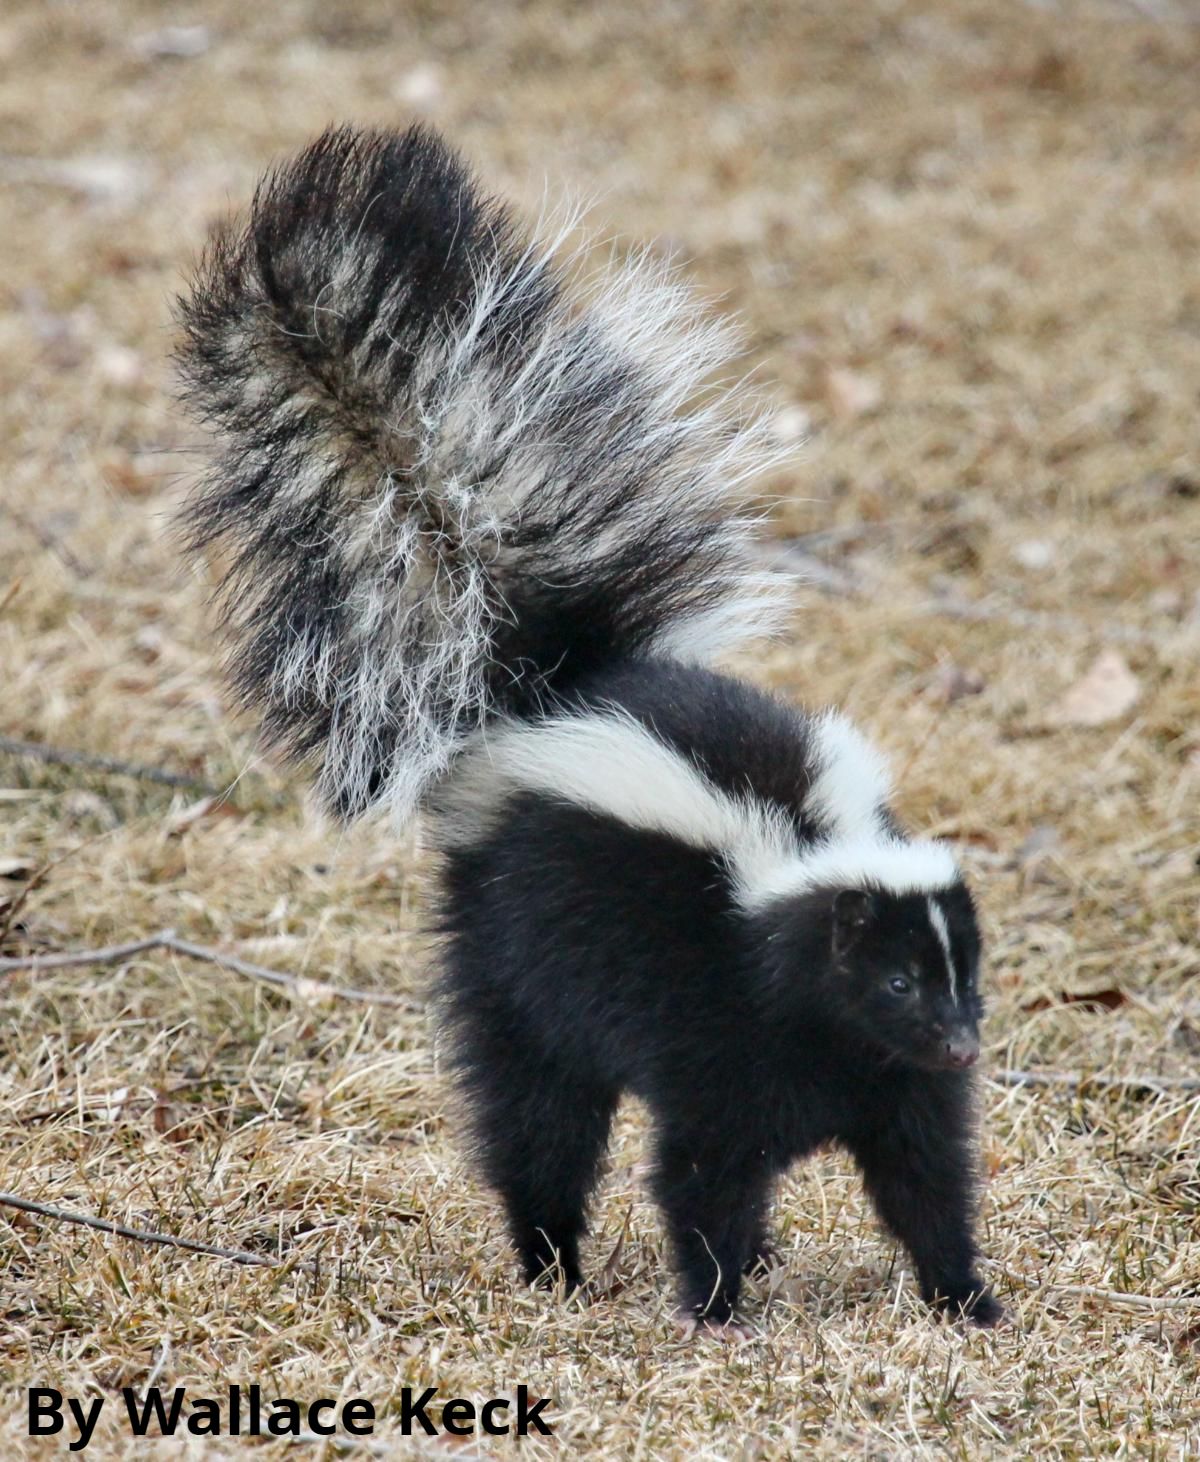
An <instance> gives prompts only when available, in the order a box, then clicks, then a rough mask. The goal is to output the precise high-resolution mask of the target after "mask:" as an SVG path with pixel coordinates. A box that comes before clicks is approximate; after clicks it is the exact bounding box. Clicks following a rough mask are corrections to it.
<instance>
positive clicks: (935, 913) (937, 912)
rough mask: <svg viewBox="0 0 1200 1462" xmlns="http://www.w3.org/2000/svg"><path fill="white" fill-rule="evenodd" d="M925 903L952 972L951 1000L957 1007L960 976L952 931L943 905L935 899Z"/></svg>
mask: <svg viewBox="0 0 1200 1462" xmlns="http://www.w3.org/2000/svg"><path fill="white" fill-rule="evenodd" d="M925 902H926V904H927V905H928V907H929V922H930V923H931V924H932V925H933V932H934V933H935V934H936V935H937V941H938V943H939V944H940V945H941V946H942V952H943V953H944V954H945V956H946V968H947V969H948V970H949V971H950V998H951V1000H953V1001H954V1003H955V1005H957V1004H958V1003H959V1002H958V976H957V974H956V973H955V970H954V958H953V956H952V955H951V953H950V930H949V928H948V927H947V925H946V916H945V914H943V913H942V909H941V905H940V904H938V903H936V902H935V901H934V900H933V899H926V900H925Z"/></svg>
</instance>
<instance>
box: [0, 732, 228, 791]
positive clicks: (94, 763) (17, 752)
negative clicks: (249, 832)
mask: <svg viewBox="0 0 1200 1462" xmlns="http://www.w3.org/2000/svg"><path fill="white" fill-rule="evenodd" d="M0 751H5V752H8V753H9V755H10V756H28V757H32V758H33V759H34V760H35V761H48V762H56V763H58V764H59V765H61V766H65V767H89V768H90V769H91V770H92V771H97V772H109V773H111V774H112V775H114V776H118V777H138V778H140V779H141V780H142V781H143V782H161V783H162V785H163V786H164V787H194V788H196V789H197V790H198V791H201V792H207V793H208V795H209V796H210V797H219V796H220V795H221V793H220V791H219V789H218V788H216V787H213V786H211V785H210V784H209V783H208V782H206V781H205V780H204V779H203V777H192V776H189V775H188V774H187V773H186V772H168V771H163V770H162V769H161V768H159V767H147V766H142V765H140V764H139V763H138V762H132V761H118V760H116V758H114V757H111V756H93V755H92V754H91V753H90V752H86V751H74V750H71V749H70V748H68V747H64V746H46V745H45V744H44V743H43V742H40V741H20V740H18V739H17V738H16V737H14V736H0Z"/></svg>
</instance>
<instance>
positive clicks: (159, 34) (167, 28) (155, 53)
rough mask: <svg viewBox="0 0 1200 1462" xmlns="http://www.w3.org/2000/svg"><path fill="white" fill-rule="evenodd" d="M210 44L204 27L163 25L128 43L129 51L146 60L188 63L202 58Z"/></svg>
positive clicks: (209, 35)
mask: <svg viewBox="0 0 1200 1462" xmlns="http://www.w3.org/2000/svg"><path fill="white" fill-rule="evenodd" d="M211 44H212V35H211V34H210V32H209V29H208V27H207V26H206V25H164V26H163V27H162V28H161V29H160V30H148V31H143V32H142V34H141V35H140V36H135V37H134V38H133V40H132V42H131V43H130V50H131V51H133V52H134V54H135V55H138V56H143V57H145V58H146V60H148V61H150V60H157V59H158V58H160V57H162V58H166V59H172V60H179V61H190V60H191V59H192V58H193V57H195V56H203V55H204V53H205V51H207V50H208V48H209V46H210V45H211Z"/></svg>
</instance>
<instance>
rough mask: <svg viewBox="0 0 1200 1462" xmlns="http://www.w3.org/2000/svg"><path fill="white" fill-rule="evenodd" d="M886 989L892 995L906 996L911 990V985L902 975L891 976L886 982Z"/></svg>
mask: <svg viewBox="0 0 1200 1462" xmlns="http://www.w3.org/2000/svg"><path fill="white" fill-rule="evenodd" d="M888 989H889V990H890V991H891V992H892V994H893V995H907V994H908V992H909V991H910V990H911V989H912V984H911V983H910V982H909V981H908V980H906V979H905V978H904V976H903V975H893V976H892V978H891V979H890V980H889V981H888Z"/></svg>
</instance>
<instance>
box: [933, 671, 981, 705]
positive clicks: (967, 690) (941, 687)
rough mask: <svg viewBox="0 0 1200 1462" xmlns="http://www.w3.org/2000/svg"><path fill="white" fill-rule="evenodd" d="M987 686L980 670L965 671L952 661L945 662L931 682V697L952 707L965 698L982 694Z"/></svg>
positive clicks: (935, 672)
mask: <svg viewBox="0 0 1200 1462" xmlns="http://www.w3.org/2000/svg"><path fill="white" fill-rule="evenodd" d="M986 684H987V681H986V680H984V678H983V676H982V675H981V674H980V673H979V671H978V670H971V669H964V667H963V666H961V665H955V664H954V662H953V661H952V660H943V661H942V663H941V664H940V665H939V666H938V668H937V670H935V671H934V674H933V678H932V680H931V681H930V682H929V695H930V698H931V699H932V700H935V701H940V702H941V704H942V705H946V706H950V705H953V704H954V702H955V701H959V700H962V699H963V698H964V696H969V695H979V694H981V692H982V691H983V689H984V687H985V686H986Z"/></svg>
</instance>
